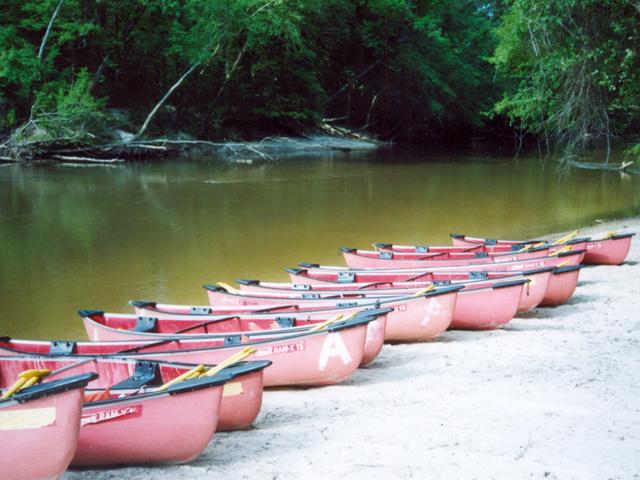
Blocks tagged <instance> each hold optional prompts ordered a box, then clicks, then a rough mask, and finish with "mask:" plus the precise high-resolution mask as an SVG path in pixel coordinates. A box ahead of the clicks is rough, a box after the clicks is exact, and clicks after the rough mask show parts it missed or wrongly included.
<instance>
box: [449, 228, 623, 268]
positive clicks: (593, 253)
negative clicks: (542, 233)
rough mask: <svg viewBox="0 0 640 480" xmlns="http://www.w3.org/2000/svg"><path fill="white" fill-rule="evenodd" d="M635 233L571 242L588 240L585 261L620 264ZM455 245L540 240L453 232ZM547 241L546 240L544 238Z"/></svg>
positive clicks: (600, 263)
mask: <svg viewBox="0 0 640 480" xmlns="http://www.w3.org/2000/svg"><path fill="white" fill-rule="evenodd" d="M634 235H635V233H614V234H610V235H607V236H605V237H603V238H600V239H576V240H572V241H570V242H567V243H569V244H571V243H574V244H575V243H576V242H583V241H586V240H588V241H587V243H586V246H585V248H586V250H587V251H586V254H585V256H584V260H583V263H586V264H593V265H619V264H620V263H622V262H624V259H625V258H627V255H628V253H629V248H630V247H631V239H632V237H633V236H634ZM451 238H452V239H453V243H454V245H459V246H477V245H479V244H486V245H527V244H534V243H539V242H540V241H539V240H524V241H521V240H495V239H490V238H480V237H471V236H468V235H461V234H457V233H452V234H451ZM542 241H545V240H542Z"/></svg>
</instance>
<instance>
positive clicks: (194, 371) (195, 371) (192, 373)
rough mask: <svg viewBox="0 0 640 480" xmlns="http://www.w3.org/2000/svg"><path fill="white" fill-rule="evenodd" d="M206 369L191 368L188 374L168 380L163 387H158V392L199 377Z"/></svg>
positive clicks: (199, 367)
mask: <svg viewBox="0 0 640 480" xmlns="http://www.w3.org/2000/svg"><path fill="white" fill-rule="evenodd" d="M206 369H207V368H206V367H205V366H204V365H198V366H197V367H195V368H192V369H191V370H189V371H188V372H184V373H183V374H182V375H179V376H177V377H176V378H174V379H173V380H170V381H168V382H167V383H165V384H164V385H162V386H160V387H158V390H159V391H162V390H166V389H167V388H169V387H170V386H171V385H175V384H176V383H179V382H184V381H185V380H189V379H191V378H194V377H199V376H200V375H201V374H202V373H204V372H205V371H206Z"/></svg>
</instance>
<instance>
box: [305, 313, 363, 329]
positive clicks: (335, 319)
mask: <svg viewBox="0 0 640 480" xmlns="http://www.w3.org/2000/svg"><path fill="white" fill-rule="evenodd" d="M356 313H357V312H353V313H352V314H351V315H347V316H346V317H343V315H342V314H340V315H338V316H336V317H333V318H330V319H329V320H326V321H324V322H322V323H319V324H318V325H316V326H315V327H312V328H310V329H309V330H307V331H308V332H319V331H320V330H324V329H325V328H327V327H328V326H329V325H332V324H334V323H336V322H338V321H343V322H344V321H347V320H350V319H352V318H353V317H355V316H356Z"/></svg>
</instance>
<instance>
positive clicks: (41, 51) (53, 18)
mask: <svg viewBox="0 0 640 480" xmlns="http://www.w3.org/2000/svg"><path fill="white" fill-rule="evenodd" d="M63 3H64V0H60V2H59V3H58V6H57V7H56V9H55V10H54V12H53V15H51V20H49V25H47V30H46V31H45V32H44V37H42V42H41V43H40V49H39V50H38V60H40V63H42V59H43V56H44V49H45V47H46V46H47V40H48V39H49V34H50V33H51V28H52V27H53V22H55V21H56V17H57V16H58V13H60V9H61V8H62V4H63Z"/></svg>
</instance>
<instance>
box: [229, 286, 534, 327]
mask: <svg viewBox="0 0 640 480" xmlns="http://www.w3.org/2000/svg"><path fill="white" fill-rule="evenodd" d="M238 283H240V284H241V288H242V290H241V292H243V293H244V294H246V295H249V296H251V295H259V296H274V297H275V298H278V295H281V294H282V292H289V294H291V292H293V293H294V294H298V295H300V293H299V291H296V290H292V289H289V290H283V289H278V288H269V287H261V282H259V281H252V280H238ZM448 283H450V281H449V282H448ZM529 283H530V280H528V279H524V278H522V277H519V276H518V277H517V278H510V279H507V280H501V281H493V280H473V281H469V282H468V283H464V284H461V286H462V287H463V288H462V289H461V290H460V291H459V292H458V299H457V301H456V306H455V310H454V313H453V320H452V322H451V328H465V329H481V330H484V329H489V328H497V327H500V326H502V325H504V324H506V323H507V322H509V321H510V320H511V319H512V318H513V317H514V315H515V314H516V313H517V312H518V308H519V306H520V299H521V297H522V295H523V293H524V288H523V287H524V286H525V285H527V284H529ZM387 285H388V288H380V285H378V287H379V288H374V289H372V290H366V289H357V290H356V289H355V288H353V287H354V284H351V285H349V284H345V285H336V284H334V290H315V292H316V294H317V295H321V296H326V297H328V298H331V297H336V296H342V297H343V298H349V299H351V298H383V297H388V296H394V295H395V296H397V295H411V294H413V293H416V292H419V291H420V290H421V289H422V290H424V289H425V287H426V288H434V284H433V283H427V284H426V285H424V284H423V286H422V287H420V286H418V287H416V285H415V284H413V283H412V282H404V283H391V284H387ZM356 288H357V287H356ZM309 290H311V289H309ZM309 290H307V294H308V291H309ZM541 299H542V298H541Z"/></svg>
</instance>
